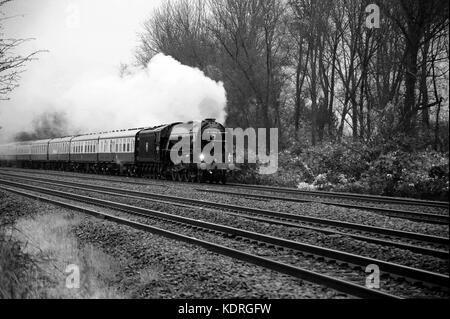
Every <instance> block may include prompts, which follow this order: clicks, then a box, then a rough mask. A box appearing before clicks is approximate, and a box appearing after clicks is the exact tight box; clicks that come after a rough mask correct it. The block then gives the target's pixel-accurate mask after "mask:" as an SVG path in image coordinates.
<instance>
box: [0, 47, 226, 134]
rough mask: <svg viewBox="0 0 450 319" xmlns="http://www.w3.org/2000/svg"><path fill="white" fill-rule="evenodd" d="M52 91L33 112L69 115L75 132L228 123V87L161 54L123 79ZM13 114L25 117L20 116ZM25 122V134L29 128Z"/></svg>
mask: <svg viewBox="0 0 450 319" xmlns="http://www.w3.org/2000/svg"><path fill="white" fill-rule="evenodd" d="M61 72H63V70H61ZM47 93H48V94H45V92H44V93H42V92H41V96H40V97H39V99H37V100H35V103H33V104H32V105H30V111H33V113H34V114H36V115H39V113H37V110H39V112H59V113H61V112H62V113H65V115H66V120H67V122H68V128H67V131H68V133H70V134H72V133H74V132H80V133H91V132H101V131H106V130H112V129H125V128H134V127H143V126H153V125H159V124H164V123H171V122H176V121H190V120H200V119H204V118H216V119H217V120H218V121H220V122H223V121H224V119H225V112H224V108H225V104H226V94H225V89H224V87H223V83H221V82H215V81H213V80H212V79H210V78H208V77H206V76H205V75H204V73H203V72H202V71H200V70H199V69H195V68H191V67H188V66H185V65H182V64H181V63H179V62H178V61H176V60H175V59H173V58H172V57H170V56H165V55H163V54H157V55H155V56H154V57H153V58H152V60H151V61H150V62H149V64H148V65H147V67H146V68H132V69H129V70H128V71H127V72H125V74H124V75H123V76H119V72H116V74H113V75H110V76H106V77H105V76H103V77H94V78H88V79H85V80H83V81H79V82H77V83H76V84H75V85H73V86H71V87H70V88H68V89H67V90H65V91H64V92H62V94H61V95H58V96H56V95H55V94H52V92H47ZM41 105H42V106H41ZM49 105H51V107H48V106H49ZM8 113H9V116H14V117H15V118H16V120H17V119H20V114H15V115H14V112H12V113H11V112H8ZM5 115H6V116H8V114H5ZM2 120H5V119H2ZM13 122H14V119H11V121H8V119H7V118H6V121H5V123H10V124H11V125H7V124H6V125H5V127H4V128H5V129H6V130H7V131H8V135H9V136H13V135H14V134H16V133H17V131H16V132H14V126H13ZM21 124H22V125H21V126H22V127H20V126H18V127H19V130H20V129H23V123H21ZM30 127H31V122H30Z"/></svg>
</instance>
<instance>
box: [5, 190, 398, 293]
mask: <svg viewBox="0 0 450 319" xmlns="http://www.w3.org/2000/svg"><path fill="white" fill-rule="evenodd" d="M8 184H9V183H8ZM10 184H15V185H9V186H5V183H3V182H1V183H0V188H1V189H3V190H6V191H8V192H12V193H15V194H18V195H21V196H25V197H29V198H33V199H37V200H39V201H42V202H47V203H50V204H54V205H58V206H61V207H64V208H67V209H71V210H76V211H80V212H83V213H85V214H89V215H91V216H94V217H98V218H101V219H104V220H108V221H111V222H115V223H118V224H122V225H126V226H130V227H133V228H135V229H139V230H143V231H147V232H151V233H154V234H157V235H161V236H164V237H167V238H170V239H174V240H177V241H182V242H185V243H189V244H192V245H195V246H199V247H203V248H205V249H208V250H210V251H213V252H215V253H218V254H221V255H224V256H228V257H231V258H234V259H238V260H241V261H244V262H248V263H252V264H254V265H257V266H261V267H265V268H267V269H271V270H273V271H276V272H279V273H283V274H286V275H290V276H293V277H295V278H298V279H302V280H306V281H309V282H312V283H315V284H319V285H324V286H327V287H329V288H332V289H335V290H337V291H341V292H343V293H346V294H348V295H351V296H355V297H360V298H377V299H379V298H382V299H400V297H398V296H395V295H393V294H389V293H385V292H381V291H378V290H374V289H369V288H366V287H364V286H361V285H358V284H355V283H352V282H349V281H345V280H342V279H339V278H334V277H331V276H328V275H324V274H320V273H317V272H314V271H310V270H307V269H303V268H299V267H295V266H293V265H290V264H287V263H282V262H278V261H275V260H272V259H269V258H264V257H261V256H258V255H255V254H251V253H247V252H244V251H240V250H237V249H234V248H230V247H227V246H224V245H220V244H217V243H214V242H209V241H205V240H201V239H198V238H194V237H191V236H186V235H183V234H180V233H177V232H173V231H170V230H166V229H163V228H159V227H154V226H151V225H148V224H144V223H140V222H136V221H133V220H131V219H128V218H122V217H118V216H114V215H112V214H107V213H102V212H99V211H97V210H94V209H90V208H86V207H83V206H80V205H76V204H72V203H69V202H67V201H64V200H61V199H67V200H80V198H79V196H78V195H73V194H70V193H65V194H64V195H63V194H62V192H57V193H54V192H52V191H47V190H45V189H43V188H40V187H29V186H26V185H22V186H26V187H21V186H20V185H17V184H18V183H10ZM10 186H13V188H11V187H10ZM24 189H26V190H27V191H24ZM42 194H46V195H51V196H58V197H59V198H58V199H55V198H51V197H47V196H43V195H42ZM72 195H73V196H72ZM60 198H61V199H60ZM83 202H89V203H93V202H94V201H93V200H92V199H91V200H87V198H86V201H84V200H83ZM97 204H99V206H101V207H115V209H117V210H123V211H126V212H127V213H132V210H131V208H132V207H131V206H129V207H127V208H124V207H121V204H119V203H114V202H107V201H103V203H97ZM134 214H140V213H139V212H138V211H134ZM197 228H198V227H197Z"/></svg>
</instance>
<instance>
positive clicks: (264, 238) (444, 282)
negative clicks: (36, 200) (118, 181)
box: [0, 179, 449, 290]
mask: <svg viewBox="0 0 450 319" xmlns="http://www.w3.org/2000/svg"><path fill="white" fill-rule="evenodd" d="M0 183H1V184H6V185H8V186H13V187H19V188H22V189H27V190H30V191H38V192H40V193H44V194H48V195H52V196H58V197H62V198H66V199H70V200H76V201H81V202H84V203H87V204H93V205H96V206H102V207H107V208H111V209H116V210H121V211H125V212H128V213H133V214H134V213H136V214H140V215H147V216H152V217H156V218H163V219H167V220H170V221H175V222H179V223H182V224H186V225H192V226H194V227H201V228H206V229H209V230H212V231H218V232H222V233H226V234H231V235H233V236H238V237H243V238H248V239H250V240H255V241H258V242H265V243H267V244H271V245H276V246H279V247H283V248H287V249H290V250H293V251H298V252H300V253H303V254H305V253H306V254H311V255H315V256H318V257H322V258H331V259H334V260H338V261H341V262H345V263H349V264H353V265H357V266H360V267H362V268H363V269H364V268H365V267H366V266H367V265H370V264H376V265H378V266H379V267H380V269H382V270H383V271H384V272H385V273H388V274H391V275H394V277H402V278H405V279H410V280H411V279H412V280H413V281H419V282H423V283H428V284H431V285H434V286H438V287H441V288H443V289H446V290H447V289H448V284H449V277H448V276H446V275H443V274H438V273H435V272H431V271H426V270H422V269H417V268H412V267H408V266H403V265H399V264H395V263H391V262H387V261H383V260H378V259H374V258H370V257H365V256H360V255H355V254H351V253H347V252H343V251H339V250H335V249H330V248H323V247H320V246H315V245H311V244H306V243H302V242H298V241H292V240H287V239H283V238H278V237H274V236H269V235H263V234H260V233H255V232H251V231H247V230H242V229H237V228H234V227H230V226H225V225H219V224H214V223H209V222H206V221H200V220H196V219H192V218H188V217H183V216H178V215H173V214H169V213H164V212H160V211H155V210H150V209H145V208H140V207H136V206H132V205H127V204H122V203H118V202H113V201H109V200H103V199H98V198H93V197H89V196H83V195H77V194H72V193H68V192H62V191H57V190H54V189H48V188H43V187H39V186H33V185H29V184H22V183H17V182H12V181H9V180H4V179H0Z"/></svg>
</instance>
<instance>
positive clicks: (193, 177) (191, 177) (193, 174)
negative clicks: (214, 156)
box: [188, 169, 198, 183]
mask: <svg viewBox="0 0 450 319" xmlns="http://www.w3.org/2000/svg"><path fill="white" fill-rule="evenodd" d="M188 182H190V183H197V182H198V173H197V170H195V169H190V170H189V171H188Z"/></svg>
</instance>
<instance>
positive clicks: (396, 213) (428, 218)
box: [195, 188, 449, 225]
mask: <svg viewBox="0 0 450 319" xmlns="http://www.w3.org/2000/svg"><path fill="white" fill-rule="evenodd" d="M195 190H197V191H201V192H210V193H218V194H225V195H231V196H240V197H242V196H244V197H247V198H254V199H258V198H262V199H267V200H279V201H288V202H296V203H318V204H324V205H330V206H339V207H345V208H352V209H360V210H368V211H374V212H378V213H383V214H387V215H389V216H393V217H397V218H406V219H411V220H415V221H420V222H426V223H437V224H445V225H448V223H449V216H447V215H439V214H430V213H419V212H413V211H407V210H397V209H390V208H380V207H372V206H364V205H354V204H345V203H336V202H327V201H316V200H308V199H300V198H288V197H282V196H273V195H262V194H248V193H246V194H243V193H240V192H231V191H224V190H216V189H210V188H208V189H201V188H196V189H195Z"/></svg>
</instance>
